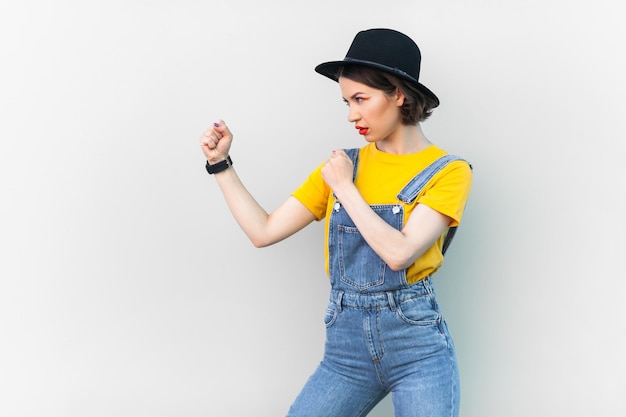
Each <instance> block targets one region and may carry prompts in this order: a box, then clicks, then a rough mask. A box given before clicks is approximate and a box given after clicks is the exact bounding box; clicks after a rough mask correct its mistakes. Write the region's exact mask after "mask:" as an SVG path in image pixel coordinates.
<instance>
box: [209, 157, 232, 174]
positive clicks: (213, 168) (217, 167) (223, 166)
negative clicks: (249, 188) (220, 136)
mask: <svg viewBox="0 0 626 417" xmlns="http://www.w3.org/2000/svg"><path fill="white" fill-rule="evenodd" d="M232 165H233V160H232V159H230V155H228V156H227V157H226V159H224V160H223V161H221V162H218V163H217V164H213V165H211V164H209V161H206V172H208V173H209V174H217V173H218V172H222V171H224V170H227V169H228V168H230V167H231V166H232Z"/></svg>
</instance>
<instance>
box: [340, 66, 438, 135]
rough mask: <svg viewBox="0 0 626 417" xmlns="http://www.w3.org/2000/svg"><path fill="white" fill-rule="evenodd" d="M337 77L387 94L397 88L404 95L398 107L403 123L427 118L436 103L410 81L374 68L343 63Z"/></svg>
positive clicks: (408, 123) (412, 122) (411, 122)
mask: <svg viewBox="0 0 626 417" xmlns="http://www.w3.org/2000/svg"><path fill="white" fill-rule="evenodd" d="M339 77H346V78H349V79H351V80H352V81H356V82H359V83H362V84H365V85H367V86H369V87H372V88H376V89H377V90H381V91H383V92H384V93H385V94H387V95H388V96H391V95H393V94H394V93H395V92H396V91H397V90H398V89H399V90H400V91H401V92H402V93H403V94H404V96H405V100H404V104H402V106H401V107H400V113H401V114H402V123H403V124H405V125H416V124H417V123H418V122H423V121H424V120H426V119H428V117H430V115H431V114H432V111H433V109H434V108H435V107H437V104H438V103H436V102H435V101H434V100H432V99H431V98H429V97H427V96H425V95H424V94H423V93H422V92H421V91H419V90H418V89H417V87H415V86H414V85H413V84H411V83H410V82H408V81H405V80H402V79H400V78H398V77H395V76H393V75H391V74H388V73H386V72H384V71H379V70H377V69H374V68H369V67H364V66H361V65H344V66H343V67H341V68H340V69H339V72H338V74H337V78H339Z"/></svg>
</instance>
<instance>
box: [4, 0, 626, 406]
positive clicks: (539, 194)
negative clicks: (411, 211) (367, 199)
mask: <svg viewBox="0 0 626 417" xmlns="http://www.w3.org/2000/svg"><path fill="white" fill-rule="evenodd" d="M0 4H1V8H0V54H1V55H0V59H1V65H0V117H1V119H0V141H1V142H0V187H1V188H0V195H1V197H0V198H1V204H0V245H1V246H0V256H1V258H0V277H1V280H0V415H2V416H11V417H17V416H63V417H66V416H81V417H83V416H90V417H91V416H94V417H96V416H112V415H115V416H133V417H137V416H151V417H154V416H252V415H254V416H261V417H265V416H267V417H270V416H281V415H284V414H285V413H286V411H287V409H288V407H289V405H290V404H291V402H292V400H293V399H294V397H295V395H296V394H297V393H298V391H299V390H300V388H301V386H302V385H303V383H304V381H305V380H306V378H307V377H308V375H309V374H310V373H311V372H312V371H313V370H314V368H315V367H316V365H317V363H318V361H319V360H320V358H321V354H322V347H323V337H324V330H323V325H322V316H323V313H324V310H325V306H326V293H327V290H328V282H327V279H326V277H325V276H324V271H323V243H322V242H323V234H322V226H323V225H322V224H321V223H316V224H314V225H312V226H311V227H309V228H307V229H306V230H304V231H303V232H301V233H300V234H298V235H296V236H294V237H292V238H290V239H288V240H287V241H285V242H283V243H280V244H278V245H276V246H275V247H271V248H266V249H255V248H253V247H252V245H251V244H250V243H249V242H248V241H247V240H246V238H245V236H244V235H243V233H242V232H241V231H240V230H239V228H238V226H237V225H236V223H235V222H234V221H233V220H232V218H231V216H230V214H229V212H228V210H227V209H226V207H225V204H224V203H223V200H222V197H221V194H220V193H219V190H218V188H217V186H216V184H215V183H214V179H213V178H210V177H209V176H208V175H207V174H206V172H205V171H204V167H203V164H204V161H203V157H202V154H201V151H200V148H199V146H198V140H197V138H198V136H199V135H200V133H201V132H202V131H204V129H206V128H207V127H208V126H209V125H210V124H211V123H212V122H213V121H215V120H216V119H217V118H223V119H224V120H226V121H227V123H228V124H229V125H230V127H231V128H232V130H233V131H234V133H235V143H234V145H233V148H232V152H231V155H232V157H233V160H234V162H235V165H236V168H237V170H238V172H239V174H240V176H241V177H242V179H243V181H244V182H245V183H246V185H247V186H248V188H249V189H250V190H251V192H252V193H253V194H254V195H255V196H256V197H257V199H258V201H259V202H260V203H261V204H262V205H263V206H264V207H266V209H268V210H272V209H273V208H275V207H276V206H277V205H278V204H280V203H281V202H282V201H283V200H284V199H285V198H287V197H288V196H289V194H290V193H291V192H292V191H293V190H294V189H295V188H296V187H297V186H298V185H299V184H300V183H301V182H302V181H303V180H304V178H305V177H306V176H307V175H308V173H309V172H310V171H311V170H312V169H314V168H315V166H317V164H318V163H320V162H321V161H322V160H323V159H325V158H326V157H328V155H329V154H330V151H331V150H332V149H335V148H339V147H354V146H359V145H361V144H362V139H361V138H360V137H359V136H358V135H357V134H356V133H355V132H354V129H352V127H351V125H350V124H348V123H346V116H347V113H346V108H345V107H344V106H343V104H342V102H341V98H340V93H339V89H338V87H337V85H336V84H335V83H333V82H331V81H329V80H327V79H326V78H323V77H321V76H319V75H318V74H316V73H315V72H314V71H313V68H314V67H315V65H317V64H318V63H320V62H323V61H327V60H335V59H342V58H343V57H344V55H345V53H346V51H347V49H348V46H349V44H350V42H351V41H352V39H353V37H354V35H355V34H356V32H357V31H359V30H362V29H368V28H372V27H391V28H395V29H398V30H400V31H403V32H405V33H407V34H409V35H410V36H411V37H413V38H414V39H415V40H416V41H417V43H418V44H419V45H420V47H421V49H422V55H423V62H422V74H421V81H422V82H423V83H424V84H426V85H427V86H428V87H429V88H431V89H432V90H433V91H434V92H435V93H436V94H437V95H438V96H439V97H440V99H441V103H442V104H441V107H440V108H438V109H437V110H436V111H435V113H434V115H433V116H432V119H430V120H429V121H427V122H426V123H425V124H424V125H423V128H424V130H425V132H426V134H427V136H428V137H429V138H430V139H431V140H432V141H433V142H435V143H436V144H438V145H439V146H441V147H443V148H444V149H446V150H448V151H449V152H451V153H456V154H459V155H463V156H464V157H466V158H467V159H469V160H470V161H471V162H472V163H473V165H474V175H475V177H474V181H475V182H474V188H473V193H472V195H471V197H470V201H469V203H468V207H467V211H466V216H465V218H464V223H463V224H462V226H461V228H460V229H459V233H458V235H457V238H456V240H455V242H454V245H453V246H452V248H451V250H450V252H449V256H448V258H447V263H446V265H445V266H444V267H443V268H442V270H441V271H440V273H438V274H437V275H436V277H435V285H436V288H437V290H438V293H439V296H440V301H441V303H442V305H443V308H444V311H445V313H446V315H447V320H448V323H449V326H450V328H451V331H452V332H453V335H454V337H455V341H456V345H457V350H458V356H459V363H460V368H461V378H462V406H461V415H462V416H463V417H500V416H507V417H517V416H520V417H521V416H529V415H532V416H555V415H559V416H570V417H574V416H623V415H626V404H625V403H624V400H623V397H622V396H623V393H624V388H625V387H626V376H625V375H626V360H625V359H624V351H625V349H626V345H625V343H624V341H623V334H624V331H625V330H626V326H625V325H624V317H625V316H626V303H624V301H623V298H624V297H623V293H624V289H625V285H624V277H625V274H624V272H623V262H622V260H623V259H622V257H623V256H624V252H625V249H626V248H625V244H624V243H623V242H624V239H623V237H622V236H621V235H623V233H624V232H625V230H624V226H623V222H622V218H623V213H624V211H625V210H626V202H625V198H624V191H623V187H624V178H625V176H624V173H623V172H622V164H623V160H624V158H623V156H622V154H621V149H622V148H623V143H622V142H623V140H624V135H623V131H622V127H623V126H622V125H623V113H624V104H623V97H624V96H625V93H626V88H625V82H624V78H623V77H624V73H625V72H626V62H625V57H624V42H623V41H624V39H625V36H626V33H625V32H626V30H625V29H624V25H623V22H622V18H621V16H622V13H621V12H620V10H621V6H619V4H620V2H618V1H613V2H610V1H602V0H596V1H593V2H591V1H565V0H562V1H558V0H542V1H525V2H520V1H515V2H513V1H488V0H483V1H472V2H467V1H447V2H433V1H428V2H426V1H417V0H406V1H401V0H398V1H388V2H384V4H383V3H381V2H378V1H377V2H374V1H371V2H364V1H352V0H343V1H322V0H318V1H314V2H313V1H311V2H306V3H304V2H298V1H286V0H285V1H278V0H275V1H265V2H253V1H238V0H229V1H215V0H213V1H210V2H209V1H199V0H198V1H194V0H177V1H174V0H170V1H166V0H162V1H157V0H155V1H148V0H124V1H121V0H114V1H111V0H108V1H104V0H102V1H78V0H76V1H71V0H56V1H54V2H52V1H50V2H47V1H43V0H31V1H28V0H24V1H20V2H10V1H4V0H3V1H2V3H0ZM391 414H392V411H391V405H390V401H389V400H388V399H386V400H385V401H384V402H383V403H381V404H380V405H379V406H378V407H377V408H376V409H375V411H374V412H372V414H371V415H372V416H378V417H381V416H390V415H391Z"/></svg>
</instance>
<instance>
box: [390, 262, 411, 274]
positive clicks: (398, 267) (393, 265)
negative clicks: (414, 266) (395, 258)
mask: <svg viewBox="0 0 626 417" xmlns="http://www.w3.org/2000/svg"><path fill="white" fill-rule="evenodd" d="M410 265H411V264H407V263H404V262H387V266H388V267H389V269H391V270H392V271H394V272H399V271H403V270H405V269H407V268H408V267H409V266H410Z"/></svg>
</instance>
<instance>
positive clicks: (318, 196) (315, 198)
mask: <svg viewBox="0 0 626 417" xmlns="http://www.w3.org/2000/svg"><path fill="white" fill-rule="evenodd" d="M323 165H324V164H320V165H319V166H318V167H317V168H316V169H315V171H313V172H312V173H311V174H310V175H309V176H308V178H307V179H306V180H305V181H304V182H303V183H302V184H301V185H300V187H298V188H297V189H296V190H295V191H294V192H293V193H292V194H291V195H292V196H293V197H295V198H296V199H297V200H298V201H300V202H301V203H302V204H304V206H305V207H306V208H307V209H309V210H310V211H311V213H313V215H314V216H315V218H316V219H317V220H318V221H319V220H322V219H323V218H324V217H326V208H327V205H328V196H329V194H330V189H329V187H328V185H326V181H324V179H323V178H322V167H323Z"/></svg>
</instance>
